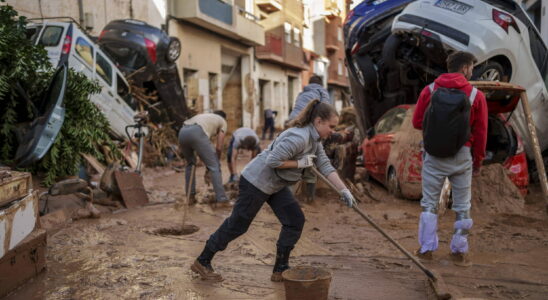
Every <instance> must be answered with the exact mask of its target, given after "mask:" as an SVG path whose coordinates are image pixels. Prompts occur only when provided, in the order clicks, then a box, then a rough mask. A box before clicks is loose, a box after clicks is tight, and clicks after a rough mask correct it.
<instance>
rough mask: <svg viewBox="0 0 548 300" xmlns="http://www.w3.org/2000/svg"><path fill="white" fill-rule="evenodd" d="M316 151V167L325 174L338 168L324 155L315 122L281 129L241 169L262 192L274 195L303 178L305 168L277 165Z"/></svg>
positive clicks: (248, 179) (246, 177)
mask: <svg viewBox="0 0 548 300" xmlns="http://www.w3.org/2000/svg"><path fill="white" fill-rule="evenodd" d="M309 154H314V155H316V156H317V157H316V163H315V165H316V167H317V168H318V170H319V171H320V172H321V173H322V174H323V175H325V176H328V175H329V174H331V173H332V172H335V168H333V166H332V165H331V162H330V161H329V158H328V157H327V155H325V151H324V150H323V145H322V143H321V140H320V135H319V134H318V131H317V130H316V128H314V126H312V125H308V126H306V127H303V128H297V127H293V128H289V129H287V130H286V131H284V132H282V133H281V134H280V135H279V136H278V137H277V138H276V140H274V141H273V142H272V143H271V144H270V145H269V146H268V147H267V149H265V150H264V151H263V152H261V154H259V155H257V157H255V158H254V159H253V160H252V161H251V162H250V163H249V164H247V166H246V167H245V168H244V170H243V171H242V176H243V177H244V178H245V179H246V180H247V181H249V182H250V183H251V184H253V186H255V187H256V188H258V189H259V190H261V191H262V192H263V193H265V194H268V195H272V194H274V193H276V192H278V191H280V190H281V189H283V188H284V187H286V186H288V185H291V184H294V183H296V182H297V181H299V180H301V178H302V174H303V171H304V169H297V168H293V169H276V168H277V167H279V166H281V165H282V163H283V162H284V161H287V160H299V159H300V158H302V157H304V156H305V155H309Z"/></svg>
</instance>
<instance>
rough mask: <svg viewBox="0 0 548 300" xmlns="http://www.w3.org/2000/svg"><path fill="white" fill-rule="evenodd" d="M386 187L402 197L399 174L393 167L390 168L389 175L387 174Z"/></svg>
mask: <svg viewBox="0 0 548 300" xmlns="http://www.w3.org/2000/svg"><path fill="white" fill-rule="evenodd" d="M386 188H387V189H388V192H389V193H390V194H391V195H393V196H396V197H398V198H401V197H402V194H401V189H400V183H399V182H398V176H397V175H396V170H395V169H394V168H393V167H390V168H389V169H388V175H386Z"/></svg>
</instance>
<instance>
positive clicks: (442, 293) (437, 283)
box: [311, 167, 452, 300]
mask: <svg viewBox="0 0 548 300" xmlns="http://www.w3.org/2000/svg"><path fill="white" fill-rule="evenodd" d="M311 169H312V172H313V173H314V174H316V176H318V177H319V178H321V179H322V180H323V181H324V182H325V183H326V184H327V185H328V186H329V187H330V188H331V189H333V190H334V191H335V192H337V193H338V194H339V196H342V193H341V192H340V191H339V190H338V189H337V188H336V187H335V185H334V184H333V183H331V182H330V181H329V180H328V179H327V178H325V176H323V174H322V173H320V172H319V171H318V169H316V168H315V167H311ZM352 208H353V209H354V211H356V212H357V213H358V214H359V215H360V216H362V218H364V219H365V220H366V221H367V222H368V223H369V224H370V225H371V226H373V228H375V229H376V230H377V231H378V232H380V233H381V234H382V235H383V236H384V237H385V238H386V239H387V240H388V241H390V242H391V243H392V244H393V245H394V246H396V248H398V249H399V250H400V251H401V252H402V253H403V254H405V256H407V258H409V259H410V260H411V261H412V262H413V263H414V264H415V265H416V266H417V267H418V268H419V269H421V271H423V272H424V274H426V276H428V281H429V283H430V285H431V286H432V288H433V289H434V292H435V293H436V296H437V298H438V299H440V300H441V299H451V298H452V296H451V294H450V293H449V291H448V290H447V286H446V284H445V282H444V281H443V279H442V278H441V276H440V275H439V274H436V273H435V272H434V271H431V270H429V269H427V268H426V267H425V266H424V265H423V264H422V263H421V262H420V261H419V260H418V259H417V258H416V257H415V256H413V255H412V254H411V253H409V251H407V250H406V249H405V248H403V246H402V245H400V243H398V242H397V241H396V240H394V239H393V238H392V237H390V236H389V235H388V234H387V233H386V232H385V231H384V230H383V229H382V228H381V227H379V225H377V223H375V222H374V221H373V220H372V219H371V218H370V217H369V216H368V215H366V214H365V213H363V212H362V211H361V210H360V209H359V208H358V207H357V206H356V205H353V206H352Z"/></svg>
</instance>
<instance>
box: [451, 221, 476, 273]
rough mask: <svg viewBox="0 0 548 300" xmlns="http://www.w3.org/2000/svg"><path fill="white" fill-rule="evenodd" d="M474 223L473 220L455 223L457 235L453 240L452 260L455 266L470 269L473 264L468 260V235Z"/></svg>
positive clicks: (455, 234) (454, 235)
mask: <svg viewBox="0 0 548 300" xmlns="http://www.w3.org/2000/svg"><path fill="white" fill-rule="evenodd" d="M473 224H474V222H473V221H472V219H462V220H457V221H455V224H454V228H455V233H454V234H453V238H452V239H451V245H450V247H451V258H452V260H453V262H454V264H455V265H457V266H460V267H469V266H471V265H472V262H471V261H470V259H469V258H468V233H469V231H470V229H471V228H472V225H473Z"/></svg>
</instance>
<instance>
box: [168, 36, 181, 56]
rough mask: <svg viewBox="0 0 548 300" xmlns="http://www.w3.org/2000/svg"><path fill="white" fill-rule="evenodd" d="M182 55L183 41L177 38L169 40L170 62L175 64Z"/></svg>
mask: <svg viewBox="0 0 548 300" xmlns="http://www.w3.org/2000/svg"><path fill="white" fill-rule="evenodd" d="M180 55H181V41H180V40H179V39H178V38H176V37H170V38H169V44H168V46H167V52H166V59H167V61H169V62H174V61H176V60H177V58H179V56H180Z"/></svg>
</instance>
